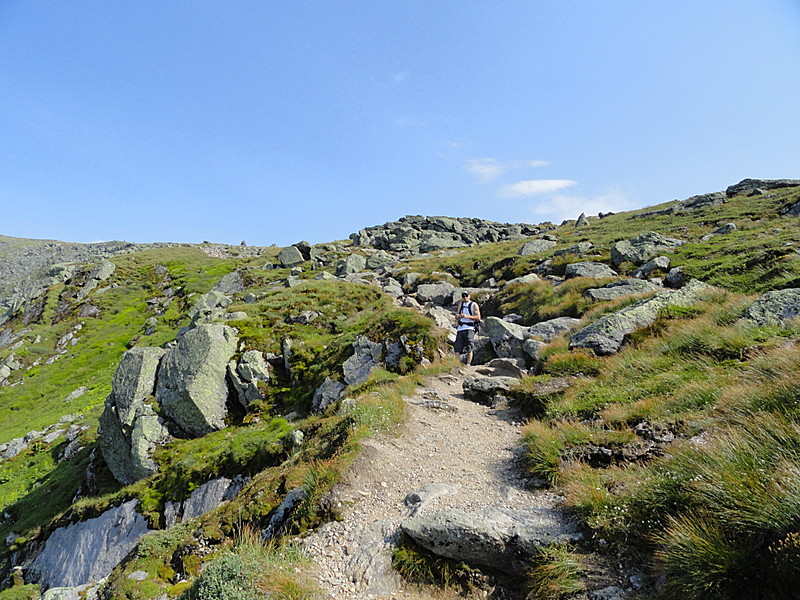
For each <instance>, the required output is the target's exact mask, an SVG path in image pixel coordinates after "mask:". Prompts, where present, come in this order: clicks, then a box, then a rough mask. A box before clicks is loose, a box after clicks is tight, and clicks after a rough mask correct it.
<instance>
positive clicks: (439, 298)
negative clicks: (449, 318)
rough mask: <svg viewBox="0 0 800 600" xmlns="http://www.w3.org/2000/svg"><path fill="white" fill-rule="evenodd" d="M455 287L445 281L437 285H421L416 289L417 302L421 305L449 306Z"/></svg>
mask: <svg viewBox="0 0 800 600" xmlns="http://www.w3.org/2000/svg"><path fill="white" fill-rule="evenodd" d="M456 291H457V290H456V286H454V285H453V284H452V283H447V282H446V281H441V282H439V283H423V284H422V285H420V286H418V287H417V301H419V302H421V303H423V304H424V303H426V302H432V303H433V304H438V305H440V306H449V305H450V304H451V303H452V300H453V294H454V293H455V292H456Z"/></svg>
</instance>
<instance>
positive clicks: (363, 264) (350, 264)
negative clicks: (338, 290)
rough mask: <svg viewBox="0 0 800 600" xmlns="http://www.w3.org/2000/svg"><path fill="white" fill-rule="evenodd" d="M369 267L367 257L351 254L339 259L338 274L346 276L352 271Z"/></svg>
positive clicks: (355, 271) (359, 270) (357, 271)
mask: <svg viewBox="0 0 800 600" xmlns="http://www.w3.org/2000/svg"><path fill="white" fill-rule="evenodd" d="M366 268H367V259H366V258H364V257H363V256H362V255H360V254H350V255H348V256H347V258H345V259H343V260H341V261H339V264H338V265H337V266H336V276H337V277H344V276H345V275H351V274H352V273H359V272H361V271H363V270H364V269H366Z"/></svg>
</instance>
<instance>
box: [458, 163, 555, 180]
mask: <svg viewBox="0 0 800 600" xmlns="http://www.w3.org/2000/svg"><path fill="white" fill-rule="evenodd" d="M549 164H550V162H549V161H546V160H506V161H501V160H497V159H496V158H470V159H467V161H466V163H465V164H464V170H465V171H466V172H467V173H472V174H473V175H475V176H476V177H477V178H478V182H479V183H488V182H490V181H493V180H494V179H497V178H498V177H500V176H501V175H503V174H504V173H507V172H508V171H512V170H514V169H521V168H524V167H533V168H539V167H546V166H547V165H549Z"/></svg>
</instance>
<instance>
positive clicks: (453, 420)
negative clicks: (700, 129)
mask: <svg viewBox="0 0 800 600" xmlns="http://www.w3.org/2000/svg"><path fill="white" fill-rule="evenodd" d="M798 217H800V181H794V180H779V181H757V180H744V181H742V182H741V183H739V184H736V185H734V186H731V187H730V188H728V189H727V190H725V191H723V192H716V193H710V194H702V195H698V196H694V197H692V198H688V199H686V200H682V201H672V202H668V203H664V204H660V205H657V206H653V207H649V208H647V209H642V210H638V211H633V212H629V213H620V214H607V215H598V216H589V217H587V216H585V215H581V217H580V218H579V219H577V220H575V221H567V222H564V223H562V224H560V225H555V224H552V223H541V224H536V225H534V224H500V223H493V222H488V221H481V220H478V219H467V218H450V217H432V216H428V217H425V216H407V217H403V218H402V219H399V220H398V221H396V222H392V223H386V224H384V225H379V226H371V227H365V228H364V229H361V230H360V231H358V232H354V233H353V234H352V235H350V237H349V238H348V239H347V240H345V241H337V242H331V243H327V244H319V245H314V246H312V245H310V244H308V243H306V242H299V243H297V244H295V245H294V246H290V247H287V248H275V247H268V248H258V247H248V246H244V245H242V246H225V245H219V244H208V243H206V244H200V245H184V244H168V243H165V244H150V245H134V244H127V243H124V242H108V243H101V244H85V245H84V244H69V243H64V242H56V241H50V240H47V241H44V240H23V239H19V238H10V237H5V236H0V580H1V581H2V588H3V590H2V591H0V599H6V598H8V599H10V598H33V597H36V596H38V595H39V594H40V593H44V594H45V597H46V598H49V599H51V600H52V599H54V598H57V597H58V598H60V597H65V598H66V597H78V594H80V595H81V596H82V597H87V598H130V599H133V598H137V599H138V598H141V599H150V598H152V599H155V598H177V597H181V598H186V599H189V598H259V597H276V598H277V597H280V598H326V597H332V598H362V597H363V598H366V597H385V598H393V597H400V596H402V595H405V597H416V598H430V597H434V596H436V597H442V594H444V595H445V596H446V595H448V594H450V595H457V594H463V595H467V596H471V597H491V598H532V599H533V598H543V599H546V598H575V599H579V598H609V599H611V598H630V599H636V598H641V599H644V598H671V599H673V598H675V599H676V598H682V599H683V598H719V599H727V598H798V597H800V586H798V584H797V583H796V576H795V575H796V573H797V572H798V571H799V570H800V541H798V532H800V476H798V473H800V425H798V418H800V411H799V410H798V397H799V396H798V391H797V390H798V389H800V388H799V387H798V385H799V384H798V382H797V375H796V373H797V372H798V369H797V366H798V363H800V346H798V343H797V342H798V339H800V328H798V323H797V320H796V317H797V316H798V314H800V220H798ZM462 290H467V291H470V292H471V293H472V298H473V299H474V300H476V301H477V302H478V304H479V305H480V307H481V312H482V317H483V321H482V323H481V326H480V328H479V331H478V335H477V336H476V340H475V359H474V363H475V365H476V366H472V367H465V366H461V365H459V364H458V363H457V362H456V361H455V360H454V359H453V358H452V354H451V349H450V346H449V344H450V343H451V342H452V340H453V338H454V331H453V327H452V324H453V321H454V310H455V303H457V301H458V300H459V299H460V293H461V291H462ZM409 498H411V499H410V500H409ZM309 556H310V557H312V558H313V561H310V560H309ZM356 556H357V557H358V559H357V560H356V559H355V558H353V557H356ZM441 588H444V590H442V589H441ZM70 594H71V595H70Z"/></svg>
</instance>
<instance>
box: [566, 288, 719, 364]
mask: <svg viewBox="0 0 800 600" xmlns="http://www.w3.org/2000/svg"><path fill="white" fill-rule="evenodd" d="M712 289H713V288H712V287H711V286H709V285H707V284H705V283H703V282H701V281H698V280H696V279H693V280H692V281H690V282H689V283H687V284H686V285H685V286H684V287H682V288H681V289H680V290H664V291H661V292H657V293H656V295H655V296H653V297H652V298H648V299H646V300H642V301H641V302H638V303H636V304H634V305H632V306H628V307H626V308H624V309H622V310H620V311H617V312H615V313H611V314H608V315H603V316H602V317H600V318H599V319H597V320H596V321H595V322H594V323H591V324H590V325H587V326H586V327H584V328H583V329H581V330H579V331H577V332H576V333H574V334H572V336H571V337H570V341H569V347H570V349H574V348H588V349H590V350H592V351H594V353H595V354H598V355H600V356H605V355H608V354H614V353H615V352H617V351H618V350H619V349H620V347H621V346H622V343H623V341H624V339H625V336H626V335H628V334H630V333H633V332H634V331H636V330H637V329H641V328H642V327H647V326H648V325H651V324H652V323H653V322H654V321H655V320H656V318H657V317H658V313H659V311H660V310H661V309H662V308H665V307H667V306H690V305H692V304H695V303H697V302H699V301H700V300H701V299H702V298H703V296H704V295H705V294H706V293H708V292H709V291H710V290H712Z"/></svg>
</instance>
